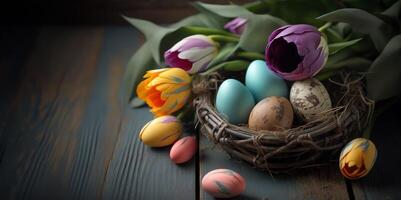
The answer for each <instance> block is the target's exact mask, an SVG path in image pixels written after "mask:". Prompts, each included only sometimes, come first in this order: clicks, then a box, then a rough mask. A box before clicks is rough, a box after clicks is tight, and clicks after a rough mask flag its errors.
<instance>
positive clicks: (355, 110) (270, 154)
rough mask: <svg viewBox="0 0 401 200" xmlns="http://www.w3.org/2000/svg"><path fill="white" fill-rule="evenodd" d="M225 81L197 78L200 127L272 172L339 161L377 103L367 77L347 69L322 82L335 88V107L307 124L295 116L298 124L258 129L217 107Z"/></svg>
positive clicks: (236, 155) (217, 141) (220, 143)
mask: <svg viewBox="0 0 401 200" xmlns="http://www.w3.org/2000/svg"><path fill="white" fill-rule="evenodd" d="M222 80H223V78H222V77H221V76H220V75H219V74H217V73H216V74H212V75H208V76H202V77H198V78H197V79H195V80H194V81H193V91H194V93H195V95H196V98H195V99H194V106H195V109H196V112H195V123H196V125H197V127H199V128H200V132H201V133H202V134H203V135H205V136H206V137H207V138H208V139H209V140H211V141H212V142H213V143H215V144H217V145H218V146H220V147H221V148H222V149H224V150H225V151H226V152H227V153H228V154H229V155H231V156H232V157H234V158H238V159H240V160H243V161H246V162H247V163H249V164H251V165H252V166H253V167H256V168H259V169H262V170H266V171H268V172H269V173H281V172H289V171H292V170H294V169H300V168H306V167H312V166H317V165H321V164H327V163H328V162H330V161H332V160H333V158H335V159H336V160H337V159H338V154H339V151H340V150H341V149H342V147H343V146H344V145H345V144H346V143H348V142H349V141H350V140H351V139H353V138H355V137H358V136H360V135H361V133H362V131H363V129H364V128H365V127H366V126H367V124H368V123H369V121H370V118H371V116H372V112H373V109H374V102H373V101H371V100H369V99H368V98H367V97H366V95H365V91H364V85H363V79H362V78H360V77H359V78H355V77H354V76H352V75H350V74H346V73H342V74H340V75H337V76H335V77H333V78H331V79H329V80H327V81H323V82H322V83H323V84H324V85H325V86H326V88H327V90H328V91H329V92H330V96H331V100H332V102H333V108H332V109H330V110H328V111H325V112H324V113H319V114H318V117H316V118H315V120H313V121H310V122H307V123H304V122H302V121H301V120H298V121H295V122H294V125H293V128H291V129H287V130H284V131H254V130H251V129H248V128H247V125H246V124H243V125H234V124H230V123H229V122H227V120H225V119H224V118H223V117H222V116H221V115H220V114H219V113H218V112H217V110H216V108H215V106H214V98H215V94H216V90H217V88H218V86H219V84H220V83H221V82H222Z"/></svg>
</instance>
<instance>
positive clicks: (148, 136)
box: [139, 115, 182, 147]
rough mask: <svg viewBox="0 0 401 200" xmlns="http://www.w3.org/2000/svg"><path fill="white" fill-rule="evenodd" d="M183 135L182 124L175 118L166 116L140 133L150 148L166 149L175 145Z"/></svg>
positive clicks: (149, 123) (141, 138) (156, 120)
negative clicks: (165, 147)
mask: <svg viewBox="0 0 401 200" xmlns="http://www.w3.org/2000/svg"><path fill="white" fill-rule="evenodd" d="M181 133H182V124H181V122H180V121H179V120H178V119H177V118H176V117H174V116H170V115H165V116H161V117H158V118H156V119H154V120H152V121H150V122H148V123H147V124H146V125H145V126H144V127H143V128H142V130H141V132H140V133H139V138H140V140H141V141H142V142H143V143H144V144H146V145H148V146H150V147H164V146H168V145H170V144H173V143H174V142H175V141H176V140H177V139H178V138H179V137H180V135H181Z"/></svg>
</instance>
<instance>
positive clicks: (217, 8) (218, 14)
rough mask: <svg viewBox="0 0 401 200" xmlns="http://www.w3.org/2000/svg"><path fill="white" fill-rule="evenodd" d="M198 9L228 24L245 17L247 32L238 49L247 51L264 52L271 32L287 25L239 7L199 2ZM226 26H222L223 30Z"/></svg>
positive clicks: (281, 21) (242, 37)
mask: <svg viewBox="0 0 401 200" xmlns="http://www.w3.org/2000/svg"><path fill="white" fill-rule="evenodd" d="M195 6H196V8H198V9H199V11H201V12H202V13H204V14H206V15H213V16H214V17H215V18H218V19H219V20H220V21H224V22H227V21H228V20H229V19H231V18H234V17H243V18H246V19H247V20H248V22H247V25H246V28H245V31H244V32H243V33H242V35H241V38H240V41H239V43H238V47H241V48H242V49H244V50H246V51H254V52H263V51H264V50H265V48H266V45H267V38H268V36H269V35H270V33H271V32H273V31H274V30H276V29H277V28H279V27H281V26H284V25H286V24H287V23H286V22H285V21H283V20H281V19H279V18H277V17H273V16H271V15H256V14H253V13H252V12H249V11H248V10H246V9H245V8H243V7H241V6H237V5H215V4H205V3H200V2H197V3H195ZM223 25H224V24H222V25H221V28H222V27H223Z"/></svg>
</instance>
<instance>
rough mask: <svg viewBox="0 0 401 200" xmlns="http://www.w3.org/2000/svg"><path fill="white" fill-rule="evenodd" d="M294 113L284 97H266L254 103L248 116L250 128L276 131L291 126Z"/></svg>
mask: <svg viewBox="0 0 401 200" xmlns="http://www.w3.org/2000/svg"><path fill="white" fill-rule="evenodd" d="M293 119H294V114H293V110H292V106H291V103H290V102H289V101H288V100H287V99H286V98H284V97H275V96H273V97H267V98H265V99H263V100H262V101H260V102H259V103H257V104H256V106H255V107H254V108H253V109H252V112H251V115H250V116H249V122H248V126H249V128H250V129H252V130H255V131H259V130H268V131H278V130H285V129H289V128H291V125H292V121H293Z"/></svg>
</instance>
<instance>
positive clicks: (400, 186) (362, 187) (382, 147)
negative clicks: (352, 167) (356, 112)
mask: <svg viewBox="0 0 401 200" xmlns="http://www.w3.org/2000/svg"><path fill="white" fill-rule="evenodd" d="M400 122H401V103H398V104H396V105H394V106H392V107H391V108H390V109H389V110H388V111H387V112H385V113H384V114H383V115H382V116H381V117H380V118H379V119H378V121H377V122H376V125H375V127H374V128H373V131H372V133H371V140H372V141H373V143H375V145H376V148H377V152H378V153H377V156H378V157H377V160H376V163H375V166H374V167H373V168H372V171H370V173H369V174H368V175H367V176H366V177H365V178H362V179H360V180H357V181H350V183H351V184H352V186H353V192H354V195H355V199H357V200H365V199H366V200H370V199H383V200H393V199H394V200H395V199H401V171H400V169H401V156H400V155H401V123H400Z"/></svg>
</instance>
